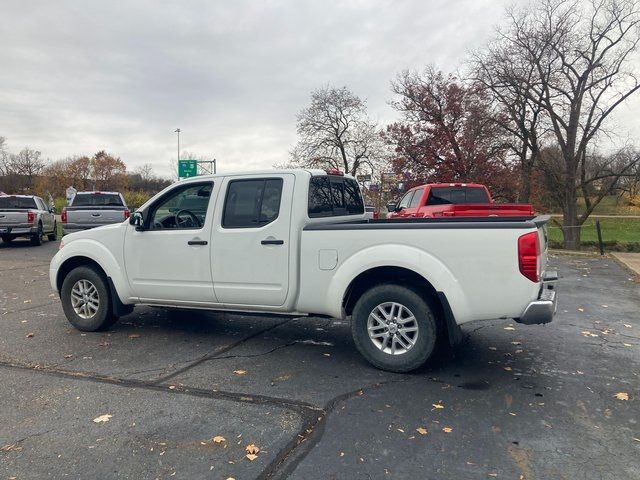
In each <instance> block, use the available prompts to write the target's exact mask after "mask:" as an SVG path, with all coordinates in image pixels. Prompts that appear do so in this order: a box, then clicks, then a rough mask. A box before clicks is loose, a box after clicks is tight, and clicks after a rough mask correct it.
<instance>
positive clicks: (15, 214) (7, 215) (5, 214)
mask: <svg viewBox="0 0 640 480" xmlns="http://www.w3.org/2000/svg"><path fill="white" fill-rule="evenodd" d="M25 223H27V211H26V210H0V226H1V227H10V226H13V225H18V224H25Z"/></svg>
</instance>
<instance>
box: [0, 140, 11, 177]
mask: <svg viewBox="0 0 640 480" xmlns="http://www.w3.org/2000/svg"><path fill="white" fill-rule="evenodd" d="M9 158H10V157H9V152H8V151H7V148H6V139H5V138H4V137H0V177H6V176H8V175H9V174H10V173H11V169H10V165H9Z"/></svg>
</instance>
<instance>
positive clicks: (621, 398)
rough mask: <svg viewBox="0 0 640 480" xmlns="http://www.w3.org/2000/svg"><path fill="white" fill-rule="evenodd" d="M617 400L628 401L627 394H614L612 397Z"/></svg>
mask: <svg viewBox="0 0 640 480" xmlns="http://www.w3.org/2000/svg"><path fill="white" fill-rule="evenodd" d="M614 397H616V398H617V399H618V400H629V394H628V393H626V392H620V393H616V394H615V395H614Z"/></svg>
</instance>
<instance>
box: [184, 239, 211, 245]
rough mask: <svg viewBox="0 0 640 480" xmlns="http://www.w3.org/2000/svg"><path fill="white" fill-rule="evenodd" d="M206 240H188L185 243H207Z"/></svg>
mask: <svg viewBox="0 0 640 480" xmlns="http://www.w3.org/2000/svg"><path fill="white" fill-rule="evenodd" d="M207 243H208V242H207V241H206V240H189V241H188V242H187V244H189V245H207Z"/></svg>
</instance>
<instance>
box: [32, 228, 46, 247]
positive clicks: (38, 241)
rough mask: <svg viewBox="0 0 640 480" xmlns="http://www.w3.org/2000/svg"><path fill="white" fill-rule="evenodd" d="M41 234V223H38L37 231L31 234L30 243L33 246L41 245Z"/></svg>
mask: <svg viewBox="0 0 640 480" xmlns="http://www.w3.org/2000/svg"><path fill="white" fill-rule="evenodd" d="M42 236H43V232H42V224H41V223H38V233H34V234H33V235H31V245H33V246H34V247H38V246H40V245H42Z"/></svg>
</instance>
